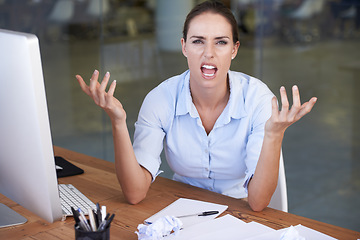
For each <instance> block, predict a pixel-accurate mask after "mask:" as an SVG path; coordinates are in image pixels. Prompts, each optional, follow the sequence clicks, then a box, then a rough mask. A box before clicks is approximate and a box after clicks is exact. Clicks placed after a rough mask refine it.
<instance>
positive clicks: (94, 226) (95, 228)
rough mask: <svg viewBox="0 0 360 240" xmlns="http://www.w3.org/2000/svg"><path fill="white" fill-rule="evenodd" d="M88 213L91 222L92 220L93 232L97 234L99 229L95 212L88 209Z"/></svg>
mask: <svg viewBox="0 0 360 240" xmlns="http://www.w3.org/2000/svg"><path fill="white" fill-rule="evenodd" d="M88 212H89V220H90V226H91V230H93V231H94V232H95V231H96V230H97V227H96V223H95V216H94V212H93V211H92V209H91V208H89V209H88Z"/></svg>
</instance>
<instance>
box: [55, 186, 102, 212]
mask: <svg viewBox="0 0 360 240" xmlns="http://www.w3.org/2000/svg"><path fill="white" fill-rule="evenodd" d="M59 196H60V202H61V208H62V211H63V214H64V215H66V216H72V215H73V213H72V211H71V207H73V208H74V209H75V210H77V209H78V208H80V209H81V211H82V212H84V214H85V215H87V214H88V209H89V208H91V209H96V205H95V204H94V203H93V202H92V201H91V200H90V199H88V198H87V197H86V196H85V195H84V194H82V193H81V192H80V191H79V190H78V189H76V188H75V187H74V186H73V185H72V184H59Z"/></svg>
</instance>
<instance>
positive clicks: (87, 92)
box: [75, 75, 90, 95]
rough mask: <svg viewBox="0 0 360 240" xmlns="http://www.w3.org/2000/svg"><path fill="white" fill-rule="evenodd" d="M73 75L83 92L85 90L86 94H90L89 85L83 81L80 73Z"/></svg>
mask: <svg viewBox="0 0 360 240" xmlns="http://www.w3.org/2000/svg"><path fill="white" fill-rule="evenodd" d="M75 77H76V80H77V81H78V83H79V85H80V88H81V90H83V92H85V93H86V94H87V95H90V91H89V87H88V86H87V85H86V83H85V82H84V79H83V78H82V77H81V76H80V75H76V76H75Z"/></svg>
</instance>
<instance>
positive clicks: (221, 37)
mask: <svg viewBox="0 0 360 240" xmlns="http://www.w3.org/2000/svg"><path fill="white" fill-rule="evenodd" d="M191 38H196V39H205V37H203V36H191V37H190V39H191ZM224 38H227V39H230V37H228V36H219V37H215V38H214V39H215V40H218V39H224Z"/></svg>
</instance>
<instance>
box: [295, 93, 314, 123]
mask: <svg viewBox="0 0 360 240" xmlns="http://www.w3.org/2000/svg"><path fill="white" fill-rule="evenodd" d="M316 102H317V98H316V97H313V98H311V99H310V100H309V102H306V103H304V104H303V105H302V106H301V110H300V111H299V113H298V114H297V116H296V121H298V120H299V119H300V118H302V117H303V116H305V115H306V114H308V113H309V112H310V111H311V110H312V108H313V107H314V105H315V103H316Z"/></svg>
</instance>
